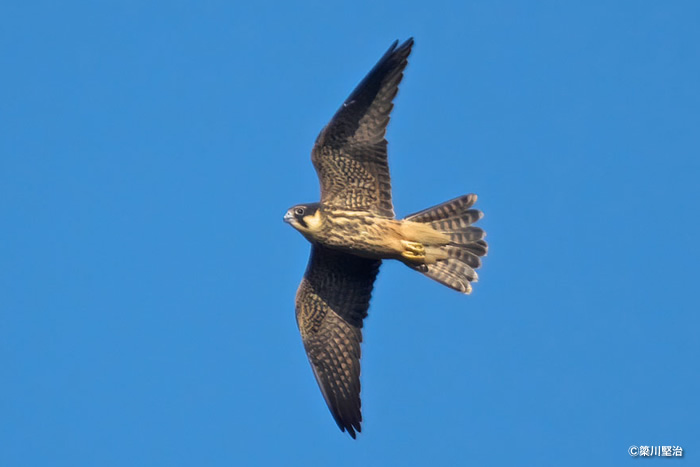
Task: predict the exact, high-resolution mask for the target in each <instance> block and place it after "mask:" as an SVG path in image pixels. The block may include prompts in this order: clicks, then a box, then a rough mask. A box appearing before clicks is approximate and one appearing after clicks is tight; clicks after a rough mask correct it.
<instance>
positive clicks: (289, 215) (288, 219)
mask: <svg viewBox="0 0 700 467" xmlns="http://www.w3.org/2000/svg"><path fill="white" fill-rule="evenodd" d="M292 219H294V215H293V214H292V213H291V212H289V211H287V213H286V214H285V215H284V218H283V220H284V221H285V222H286V223H287V224H291V223H292Z"/></svg>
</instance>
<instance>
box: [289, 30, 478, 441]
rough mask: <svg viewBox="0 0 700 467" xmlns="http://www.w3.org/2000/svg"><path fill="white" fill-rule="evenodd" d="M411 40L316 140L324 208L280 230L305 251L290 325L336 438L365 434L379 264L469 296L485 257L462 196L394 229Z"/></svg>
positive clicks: (302, 209)
mask: <svg viewBox="0 0 700 467" xmlns="http://www.w3.org/2000/svg"><path fill="white" fill-rule="evenodd" d="M412 46H413V39H412V38H411V39H408V40H407V41H406V42H404V43H403V44H401V45H398V41H396V42H394V43H393V44H392V46H391V47H390V48H389V50H387V52H386V53H385V54H384V56H382V58H381V59H380V60H379V62H377V64H376V65H375V66H374V68H372V70H370V72H369V73H368V74H367V76H365V78H364V79H363V80H362V81H361V82H360V84H359V85H357V87H356V88H355V90H354V91H353V92H352V94H350V97H348V98H347V100H346V101H345V102H344V103H343V105H342V106H341V107H340V109H338V111H337V112H336V113H335V115H334V116H333V118H332V119H331V121H330V122H329V123H328V124H327V125H326V126H325V128H323V130H321V133H320V134H319V136H318V138H317V139H316V143H315V144H314V147H313V150H312V152H311V161H312V163H313V165H314V168H315V169H316V172H317V174H318V178H319V181H320V185H321V201H320V202H318V203H307V204H299V205H296V206H293V207H292V208H290V209H289V210H288V211H287V213H286V214H285V215H284V221H285V222H287V223H289V224H290V225H291V226H292V227H294V228H295V229H296V230H298V231H299V232H301V234H302V235H303V236H304V237H306V239H307V240H308V241H309V242H311V257H310V259H309V263H308V266H307V269H306V273H305V274H304V278H303V279H302V281H301V285H300V286H299V289H298V291H297V295H296V319H297V325H298V326H299V331H300V332H301V338H302V340H303V342H304V348H305V350H306V354H307V356H308V358H309V362H310V363H311V368H312V369H313V373H314V376H315V377H316V381H317V382H318V385H319V387H320V388H321V393H322V394H323V397H324V399H325V400H326V404H327V405H328V408H329V409H330V411H331V414H332V415H333V418H334V419H335V421H336V423H337V424H338V427H340V429H341V431H346V430H347V432H348V433H349V434H350V436H351V437H352V438H355V437H356V432H360V431H361V425H360V424H361V422H362V413H361V410H360V407H361V403H360V343H361V342H362V323H363V320H364V319H365V318H366V317H367V310H368V308H369V302H370V298H371V294H372V287H373V284H374V279H375V278H376V277H377V273H378V272H379V266H380V265H381V263H382V260H385V259H393V260H398V261H401V262H402V263H404V264H405V265H406V266H408V267H410V268H412V269H415V270H416V271H418V272H420V273H422V274H424V275H426V276H428V277H429V278H431V279H434V280H436V281H438V282H440V283H441V284H444V285H446V286H447V287H449V288H451V289H454V290H457V291H459V292H462V293H465V294H469V293H470V292H471V290H472V287H471V283H472V282H476V280H477V274H476V271H475V270H476V269H477V268H478V267H479V266H480V265H481V258H480V257H482V256H484V255H486V251H487V245H486V242H485V241H484V237H485V233H484V231H483V230H482V229H481V228H479V227H475V226H474V225H473V224H474V223H475V222H476V221H478V220H479V219H480V218H481V217H482V213H481V211H478V210H476V209H473V208H472V206H473V205H474V203H475V202H476V195H474V194H468V195H464V196H460V197H458V198H455V199H453V200H451V201H447V202H445V203H442V204H440V205H437V206H434V207H432V208H428V209H425V210H423V211H421V212H418V213H416V214H411V215H409V216H407V217H405V218H404V219H396V218H395V216H394V207H393V203H392V200H391V178H390V176H389V166H388V163H387V141H386V139H385V137H384V135H385V133H386V127H387V124H388V123H389V115H390V114H391V110H392V108H393V106H394V104H393V100H394V97H395V96H396V93H397V92H398V86H399V83H400V82H401V79H402V78H403V71H404V68H406V65H407V63H408V56H409V54H410V53H411V48H412Z"/></svg>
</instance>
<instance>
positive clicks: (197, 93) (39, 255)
mask: <svg viewBox="0 0 700 467" xmlns="http://www.w3.org/2000/svg"><path fill="white" fill-rule="evenodd" d="M698 24H700V3H698V2H695V1H667V2H659V1H615V2H610V1H570V2H560V1H544V2H512V1H490V2H473V1H467V2H454V3H444V2H439V1H431V2H411V1H408V2H406V1H401V2H399V1H396V2H379V3H375V2H374V1H369V2H367V1H354V2H347V3H345V4H343V5H340V4H337V3H334V2H320V1H319V2H305V3H294V2H273V3H261V2H258V3H254V2H246V3H245V4H243V3H241V2H228V1H219V2H194V1H191V2H181V1H175V2H144V1H131V2H111V3H108V2H4V3H3V5H2V6H1V7H0V47H1V50H0V76H1V78H0V82H1V83H2V86H0V222H2V225H1V227H0V465H2V466H8V467H23V466H42V467H48V466H51V467H62V466H71V467H72V466H101V467H107V466H194V465H201V466H235V465H275V466H298V465H299V466H300V465H334V466H357V465H366V466H373V465H389V466H393V465H396V466H426V465H479V466H501V465H503V466H513V465H556V466H562V465H567V466H579V465H581V466H582V465H586V466H588V465H603V466H607V465H610V466H613V465H614V466H619V465H627V464H630V465H631V463H632V462H640V463H646V462H649V463H655V462H658V461H653V460H646V461H642V460H638V459H633V458H631V457H630V456H629V454H628V453H627V449H628V447H629V446H630V445H679V446H681V447H682V448H684V450H685V457H686V458H685V460H683V461H681V460H678V459H675V460H671V461H668V462H669V465H670V464H671V463H673V464H674V465H676V464H677V465H681V464H683V465H700V464H699V463H697V462H699V461H698V458H700V425H699V424H698V419H699V415H700V403H699V402H698V394H700V372H699V369H700V368H699V363H698V361H699V357H700V339H699V337H698V335H699V328H700V318H699V317H698V315H699V311H700V300H699V299H698V289H699V286H698V278H699V275H698V264H700V248H699V247H698V239H699V237H700V223H699V221H698V218H699V217H698V216H699V213H700V211H699V209H698V204H699V203H700V184H699V180H700V157H699V156H700V136H699V129H700V28H698ZM410 36H413V37H415V40H416V45H415V48H414V52H413V54H412V56H411V57H410V63H409V66H408V69H407V72H406V75H405V79H404V82H403V84H402V86H401V90H400V92H399V95H398V97H397V99H396V106H395V109H394V113H393V118H392V120H391V124H390V125H389V130H388V139H389V159H390V163H391V169H392V176H393V185H394V203H395V207H396V211H397V214H398V215H406V214H408V213H410V212H413V211H417V210H420V209H422V208H425V207H428V206H431V205H434V204H437V203H439V202H441V201H444V200H446V199H449V198H452V197H455V196H457V195H460V194H463V193H468V192H475V193H478V194H479V201H478V207H479V208H481V209H482V210H483V211H484V212H485V218H484V219H483V220H482V221H481V224H480V225H481V226H482V227H484V228H485V229H486V230H487V232H488V240H489V243H490V251H489V256H488V257H487V258H486V260H485V263H484V267H483V269H482V270H481V271H480V273H481V281H480V282H479V283H478V284H476V286H475V287H474V293H473V294H472V295H471V296H468V297H467V296H463V295H460V294H458V293H455V292H453V291H451V290H449V289H447V288H445V287H443V286H440V285H439V284H437V283H434V282H432V281H430V280H429V279H427V278H425V277H423V276H422V275H420V274H417V273H415V272H414V271H411V270H409V269H408V268H406V267H405V266H403V265H401V264H389V263H387V264H385V265H384V266H383V268H382V271H381V273H380V276H379V278H378V281H377V283H376V289H375V294H374V298H373V301H372V306H371V308H370V315H369V318H368V319H367V320H366V322H365V324H366V327H365V343H364V346H363V372H362V382H363V412H364V418H365V423H364V425H363V433H362V434H361V435H360V436H359V437H358V440H356V441H353V440H352V439H350V438H349V437H348V436H347V435H346V434H343V433H341V432H340V431H339V430H338V428H337V427H336V425H335V423H334V422H333V420H332V418H331V415H330V413H329V412H328V410H327V408H326V406H325V404H324V402H323V398H322V397H321V394H320V392H319V390H318V388H317V386H316V382H315V381H314V378H313V375H312V372H311V370H310V367H309V364H308V362H307V359H306V356H305V354H304V351H303V347H302V344H301V339H300V337H299V334H298V331H297V327H296V323H295V320H294V306H293V300H294V294H295V291H296V288H297V285H298V283H299V280H300V279H301V276H302V274H303V272H304V268H305V267H306V261H307V257H308V251H309V245H308V243H307V242H306V240H304V239H303V238H302V237H301V236H300V235H299V234H298V233H297V232H295V231H294V230H293V229H291V228H290V227H289V226H287V225H285V224H284V223H283V222H282V216H283V214H284V212H285V211H286V209H287V208H288V207H289V206H291V205H293V204H296V203H300V202H307V201H314V200H317V199H318V182H317V179H316V175H315V172H314V171H313V168H312V166H311V162H310V158H309V155H310V150H311V146H312V144H313V142H314V139H315V138H316V136H317V134H318V132H319V131H320V129H321V128H322V127H323V125H324V124H325V123H326V122H327V121H328V119H329V118H330V117H331V115H332V114H333V113H334V112H335V110H336V109H337V108H338V106H339V105H340V104H341V103H342V101H343V100H344V99H345V97H346V96H347V95H348V94H349V93H350V91H351V90H352V89H353V87H354V86H355V85H356V84H357V83H358V82H359V81H360V79H361V78H362V77H363V76H364V75H365V73H366V72H367V71H368V70H369V69H370V68H371V67H372V65H373V64H374V63H375V62H376V60H377V59H378V58H379V57H380V56H381V55H382V54H383V53H384V51H385V50H386V49H387V48H388V47H389V45H390V44H391V42H393V41H394V40H395V39H401V40H405V39H407V38H408V37H410ZM693 459H695V460H693ZM645 465H646V464H645Z"/></svg>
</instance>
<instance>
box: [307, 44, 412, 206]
mask: <svg viewBox="0 0 700 467" xmlns="http://www.w3.org/2000/svg"><path fill="white" fill-rule="evenodd" d="M412 46H413V39H408V40H407V41H406V42H404V43H403V44H401V45H400V46H398V41H396V42H394V43H393V44H392V46H391V47H390V48H389V50H388V51H387V52H386V53H385V54H384V56H383V57H382V58H381V59H380V60H379V62H377V64H376V65H375V66H374V68H372V70H371V71H370V72H369V73H368V74H367V76H365V78H364V79H363V80H362V82H360V84H358V85H357V87H356V88H355V90H354V91H353V92H352V94H350V97H348V98H347V100H346V101H345V102H344V103H343V105H342V106H341V107H340V109H338V111H337V112H336V113H335V115H334V116H333V118H332V119H331V121H330V122H329V123H328V125H326V127H325V128H324V129H323V130H321V133H320V134H319V135H318V138H317V139H316V144H315V145H314V148H313V151H312V152H311V161H312V162H313V164H314V167H315V168H316V172H317V173H318V178H319V180H320V182H321V203H322V204H325V205H328V206H336V207H339V208H342V209H348V210H357V211H370V212H372V213H373V214H375V215H377V216H382V217H389V218H393V217H394V207H393V205H392V202H391V177H390V176H389V166H388V163H387V149H386V146H387V142H386V139H385V138H384V134H385V133H386V126H387V124H388V123H389V114H390V113H391V109H392V108H393V107H394V104H393V99H394V97H395V96H396V93H397V92H398V89H399V83H400V82H401V78H403V70H404V68H406V64H407V63H408V55H409V54H410V53H411V47H412Z"/></svg>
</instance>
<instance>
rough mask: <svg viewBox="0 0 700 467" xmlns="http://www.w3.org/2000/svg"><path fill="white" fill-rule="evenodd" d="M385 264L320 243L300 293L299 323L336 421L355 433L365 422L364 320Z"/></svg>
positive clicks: (319, 382) (315, 249)
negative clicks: (362, 396)
mask: <svg viewBox="0 0 700 467" xmlns="http://www.w3.org/2000/svg"><path fill="white" fill-rule="evenodd" d="M380 264H381V261H379V260H370V259H364V258H359V257H357V256H352V255H347V254H345V253H340V252H336V251H333V250H329V249H327V248H324V247H322V246H319V245H314V246H313V247H312V249H311V258H310V260H309V265H308V267H307V269H306V273H305V274H304V278H303V280H302V281H301V285H300V286H299V290H298V291H297V297H296V317H297V324H298V326H299V331H300V332H301V337H302V340H303V342H304V349H305V350H306V354H307V356H308V357H309V362H310V363H311V368H312V369H313V372H314V376H315V377H316V381H317V382H318V385H319V387H320V388H321V393H322V394H323V398H324V399H325V400H326V404H327V405H328V408H329V409H330V411H331V414H332V415H333V418H334V419H335V421H336V423H337V424H338V426H339V427H340V429H341V430H342V431H345V430H347V431H348V433H349V434H350V436H352V437H353V438H355V432H356V431H357V432H359V431H361V426H360V424H361V422H362V413H361V401H360V356H361V351H360V343H361V342H362V323H363V320H364V318H365V317H367V309H368V308H369V301H370V298H371V295H372V288H373V286H374V279H375V278H376V276H377V273H378V271H379V266H380Z"/></svg>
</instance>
